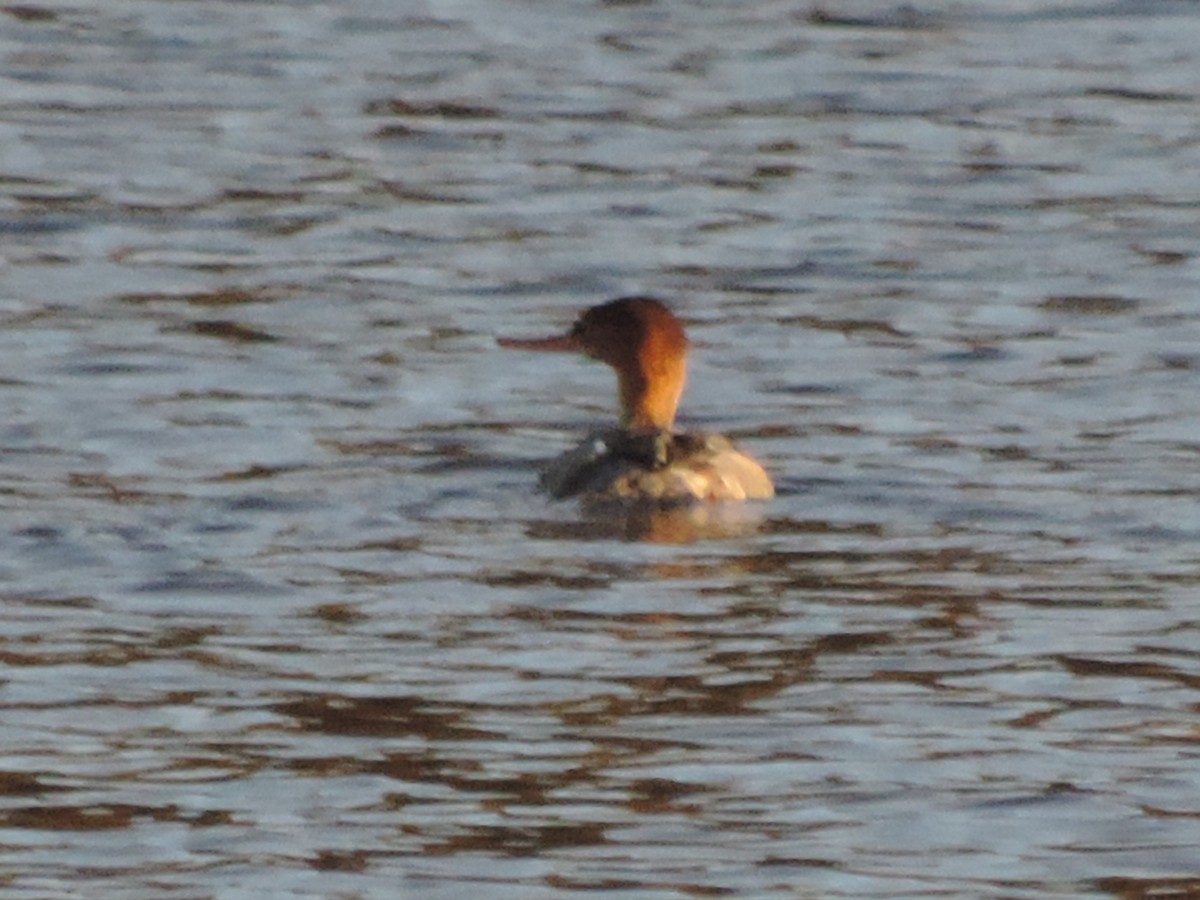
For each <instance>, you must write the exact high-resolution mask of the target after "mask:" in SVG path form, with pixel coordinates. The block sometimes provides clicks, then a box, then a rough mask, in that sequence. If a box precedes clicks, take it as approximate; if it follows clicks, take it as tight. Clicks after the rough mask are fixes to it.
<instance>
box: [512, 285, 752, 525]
mask: <svg viewBox="0 0 1200 900" xmlns="http://www.w3.org/2000/svg"><path fill="white" fill-rule="evenodd" d="M499 344H500V346H501V347H510V348H514V349H518V350H574V351H579V352H582V353H585V354H586V355H588V356H590V357H592V358H593V359H598V360H600V361H601V362H604V363H607V364H608V365H610V366H612V367H613V368H614V369H615V370H616V372H617V392H618V395H619V397H620V403H621V421H620V427H618V428H612V429H608V430H605V431H600V432H594V433H593V434H591V435H589V436H588V438H587V440H585V441H584V442H583V443H582V444H580V445H579V446H578V447H576V448H575V449H574V450H570V451H568V452H567V453H565V454H563V455H562V456H560V457H559V458H558V459H556V460H554V461H553V462H551V463H550V464H549V465H548V466H547V467H546V469H545V470H544V471H543V473H542V478H541V485H542V488H543V489H544V490H546V492H547V493H549V494H550V495H551V496H553V497H556V498H562V497H573V496H577V495H582V496H583V497H585V498H586V499H588V500H599V501H604V500H617V501H649V502H654V503H664V502H665V503H678V502H691V501H697V500H762V499H765V498H767V497H771V496H774V494H775V488H774V486H773V485H772V484H771V479H770V478H769V477H768V476H767V473H766V472H765V471H764V470H763V467H762V466H760V465H759V464H758V463H757V462H755V461H754V460H753V459H751V458H750V457H748V456H746V455H745V454H744V453H741V452H739V451H738V450H737V448H736V447H734V445H733V443H732V442H731V441H730V440H729V439H728V438H726V437H723V436H721V435H718V434H700V433H678V432H675V431H672V430H671V429H672V425H673V424H674V422H675V409H676V407H677V406H678V405H679V398H680V396H682V394H683V385H684V382H685V381H686V379H687V350H688V339H687V336H686V335H685V334H684V332H683V325H682V324H681V323H680V321H679V320H678V319H677V318H675V315H674V314H673V313H672V312H671V311H670V310H669V309H667V307H666V306H664V305H663V304H662V302H661V301H659V300H655V299H654V298H653V297H621V298H620V299H617V300H610V301H608V302H607V303H602V304H600V305H599V306H593V307H592V308H591V309H588V310H587V311H585V312H584V313H583V315H581V316H580V317H579V319H578V321H576V323H575V327H573V328H572V329H571V330H570V331H569V332H567V333H566V334H564V335H561V336H559V337H550V338H542V339H536V340H515V339H512V338H501V339H500V340H499Z"/></svg>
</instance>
